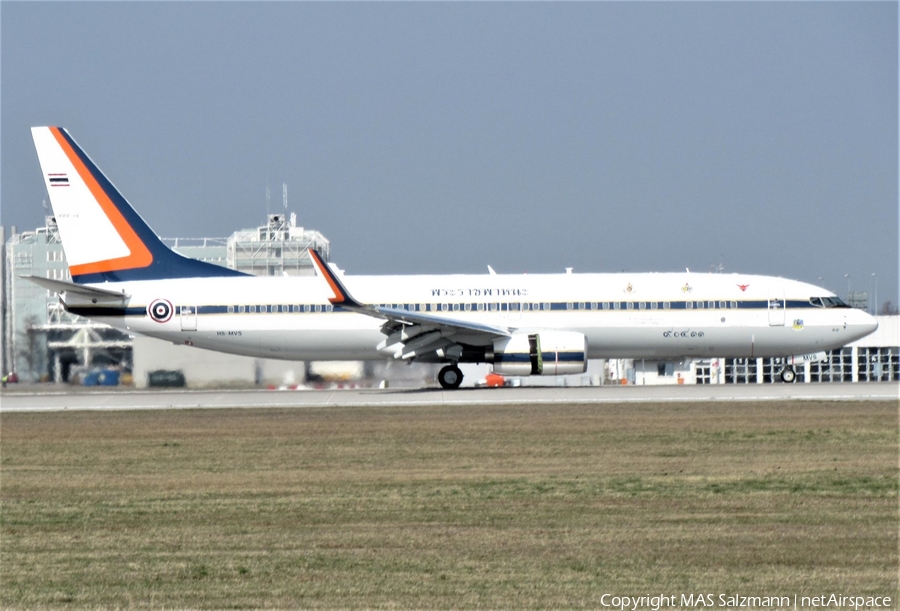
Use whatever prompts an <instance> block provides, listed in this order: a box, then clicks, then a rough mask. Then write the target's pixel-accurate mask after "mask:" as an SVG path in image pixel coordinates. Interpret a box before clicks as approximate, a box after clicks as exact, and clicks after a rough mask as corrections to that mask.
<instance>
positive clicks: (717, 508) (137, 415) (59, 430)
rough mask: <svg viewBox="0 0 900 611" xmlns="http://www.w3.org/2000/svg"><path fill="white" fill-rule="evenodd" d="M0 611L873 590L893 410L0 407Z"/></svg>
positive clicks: (885, 558)
mask: <svg viewBox="0 0 900 611" xmlns="http://www.w3.org/2000/svg"><path fill="white" fill-rule="evenodd" d="M0 467H2V471H0V500H2V512H0V520H2V522H0V606H2V607H3V608H4V609H11V608H21V609H46V608H77V609H82V608H92V609H93V608H122V607H124V608H133V607H144V608H154V609H155V608H260V607H263V608H297V607H312V608H329V609H331V608H348V607H374V608H402V609H406V608H442V609H443V608H513V609H515V608H591V609H593V608H598V607H600V599H601V596H602V595H603V594H605V593H609V594H614V595H620V596H621V595H641V594H648V595H656V594H667V595H672V594H681V593H695V592H708V593H714V594H715V595H716V596H718V594H719V593H725V594H740V595H748V596H776V595H778V596H793V595H794V594H799V595H807V596H818V595H820V594H823V593H824V594H828V593H832V592H834V593H838V594H841V593H843V594H846V595H880V596H885V595H887V596H892V597H894V600H895V601H896V596H897V594H898V495H897V492H898V406H897V404H896V403H893V402H881V403H844V404H840V403H830V402H823V403H814V402H808V403H807V402H795V403H758V404H756V403H739V404H714V403H702V404H701V403H698V404H668V405H655V404H647V405H642V404H630V405H591V406H580V405H575V406H562V407H556V406H554V407H548V406H540V407H536V406H527V405H525V406H519V407H494V406H481V407H434V408H421V407H415V408H378V409H362V408H357V409H296V410H197V411H146V412H141V411H136V412H73V413H64V412H61V413H39V414H3V415H2V416H0Z"/></svg>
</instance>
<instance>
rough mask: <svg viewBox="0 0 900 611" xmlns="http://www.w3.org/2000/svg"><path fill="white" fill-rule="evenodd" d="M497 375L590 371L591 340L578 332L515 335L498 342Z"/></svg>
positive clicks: (496, 354)
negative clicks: (588, 347)
mask: <svg viewBox="0 0 900 611" xmlns="http://www.w3.org/2000/svg"><path fill="white" fill-rule="evenodd" d="M493 363H494V372H495V373H499V374H502V375H510V376H555V375H564V374H569V373H584V372H585V371H587V338H586V337H585V336H584V335H583V334H581V333H576V332H574V331H542V332H540V333H515V334H513V335H512V336H511V337H503V338H500V339H495V340H494V360H493Z"/></svg>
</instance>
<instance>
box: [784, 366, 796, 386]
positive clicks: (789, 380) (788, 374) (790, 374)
mask: <svg viewBox="0 0 900 611" xmlns="http://www.w3.org/2000/svg"><path fill="white" fill-rule="evenodd" d="M796 379H797V372H796V371H794V368H793V367H791V366H790V365H787V366H785V368H784V369H782V370H781V381H782V382H784V383H785V384H793V383H794V380H796Z"/></svg>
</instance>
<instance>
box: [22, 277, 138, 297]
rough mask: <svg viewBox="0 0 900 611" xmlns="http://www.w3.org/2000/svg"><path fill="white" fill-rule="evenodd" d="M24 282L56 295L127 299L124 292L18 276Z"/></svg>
mask: <svg viewBox="0 0 900 611" xmlns="http://www.w3.org/2000/svg"><path fill="white" fill-rule="evenodd" d="M20 278H24V279H25V280H30V281H32V282H34V283H35V284H37V285H40V286H42V287H44V288H45V289H50V290H51V291H55V292H57V293H60V294H62V293H69V294H70V295H79V296H81V297H90V298H93V299H104V300H107V301H108V300H110V299H128V297H130V295H127V294H126V293H125V291H112V290H109V289H98V288H94V287H92V286H86V285H84V284H75V283H74V282H68V281H66V280H51V279H50V278H41V277H40V276H20Z"/></svg>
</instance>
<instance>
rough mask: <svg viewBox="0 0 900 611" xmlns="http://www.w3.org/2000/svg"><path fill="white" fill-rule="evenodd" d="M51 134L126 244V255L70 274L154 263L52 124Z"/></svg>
mask: <svg viewBox="0 0 900 611" xmlns="http://www.w3.org/2000/svg"><path fill="white" fill-rule="evenodd" d="M50 133H52V134H53V137H54V138H56V142H57V143H58V144H59V146H60V147H61V148H62V150H63V152H64V153H65V154H66V157H68V158H69V161H70V162H72V165H73V166H74V167H75V171H77V172H78V175H79V176H80V177H81V180H83V181H84V184H85V185H87V187H88V189H89V190H90V192H91V194H92V195H93V196H94V199H96V200H97V203H98V204H100V207H101V208H102V209H103V212H104V213H105V214H106V216H107V218H109V220H110V222H111V223H112V224H113V227H115V229H116V231H117V232H118V234H119V236H120V237H121V238H122V241H123V242H125V245H126V246H127V247H128V250H129V254H128V256H125V257H119V258H117V259H107V260H105V261H96V262H93V263H85V264H83V265H73V266H71V268H70V271H71V273H72V275H73V276H80V275H83V274H95V273H102V272H114V271H119V270H125V269H135V268H139V267H147V266H148V265H150V264H151V263H152V262H153V255H152V254H151V253H150V251H149V250H148V249H147V246H146V245H145V244H144V243H143V242H142V241H141V239H140V238H139V237H138V236H137V234H136V233H135V232H134V229H132V228H131V225H129V224H128V221H126V220H125V218H124V217H123V216H122V213H121V212H119V209H118V208H117V207H116V205H115V204H113V202H112V200H110V199H109V196H108V195H107V194H106V191H104V190H103V188H102V187H101V186H100V185H99V184H98V183H97V180H96V179H95V178H94V176H93V174H91V172H90V171H89V170H88V169H87V167H85V165H84V163H83V162H82V161H81V158H80V157H79V156H78V154H77V153H76V152H75V151H74V149H72V146H71V145H70V144H69V142H68V140H66V139H65V137H64V136H63V135H62V134H61V133H60V130H59V128H58V127H51V128H50Z"/></svg>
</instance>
